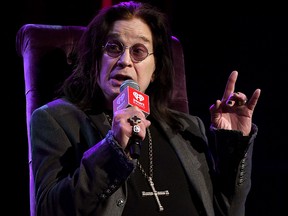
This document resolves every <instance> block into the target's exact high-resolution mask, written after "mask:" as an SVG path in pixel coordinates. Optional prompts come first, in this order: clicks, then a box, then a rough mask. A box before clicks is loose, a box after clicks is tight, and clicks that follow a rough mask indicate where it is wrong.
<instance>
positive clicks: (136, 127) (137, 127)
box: [132, 125, 141, 135]
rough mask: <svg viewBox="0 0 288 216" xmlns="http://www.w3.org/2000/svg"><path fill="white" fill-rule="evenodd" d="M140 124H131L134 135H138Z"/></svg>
mask: <svg viewBox="0 0 288 216" xmlns="http://www.w3.org/2000/svg"><path fill="white" fill-rule="evenodd" d="M140 130H141V129H140V126H139V125H133V127H132V132H133V134H134V135H138V133H139V132H140Z"/></svg>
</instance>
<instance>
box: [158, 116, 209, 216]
mask: <svg viewBox="0 0 288 216" xmlns="http://www.w3.org/2000/svg"><path fill="white" fill-rule="evenodd" d="M182 123H183V125H184V129H183V131H185V130H186V132H187V131H188V133H192V134H195V133H197V131H196V130H195V131H194V130H193V129H191V128H188V123H187V122H186V121H184V120H183V121H182ZM160 125H161V126H162V128H163V130H164V132H165V134H166V135H167V137H168V138H169V140H170V142H171V144H172V147H173V148H174V150H175V152H176V154H177V155H178V157H179V159H180V161H181V163H182V165H183V167H184V169H185V171H186V174H187V176H188V179H189V181H190V183H191V185H193V186H194V189H195V191H196V193H197V195H198V196H199V197H200V199H201V201H202V203H203V206H204V208H205V210H206V214H207V215H209V216H213V215H214V213H213V212H214V211H213V200H211V196H210V195H209V193H208V188H207V185H206V181H205V178H204V176H203V174H202V173H201V172H200V170H199V167H200V166H201V163H200V161H199V160H198V158H197V155H195V154H194V152H193V151H192V146H191V145H189V143H187V141H186V140H184V139H183V137H181V136H180V135H175V134H174V133H173V132H172V131H171V129H170V128H169V127H168V125H167V124H166V123H163V122H160Z"/></svg>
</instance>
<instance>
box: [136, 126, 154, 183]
mask: <svg viewBox="0 0 288 216" xmlns="http://www.w3.org/2000/svg"><path fill="white" fill-rule="evenodd" d="M147 133H148V138H149V145H148V155H149V176H148V175H147V173H146V172H145V170H144V169H143V167H142V165H141V164H140V162H139V160H137V165H138V167H139V169H140V171H141V172H142V174H143V175H144V176H145V178H146V179H149V177H150V178H151V179H153V146H152V135H151V132H150V129H149V128H147Z"/></svg>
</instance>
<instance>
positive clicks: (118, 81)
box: [110, 74, 132, 87]
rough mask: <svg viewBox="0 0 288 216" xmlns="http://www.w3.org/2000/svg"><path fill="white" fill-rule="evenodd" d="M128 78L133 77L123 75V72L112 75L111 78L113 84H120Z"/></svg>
mask: <svg viewBox="0 0 288 216" xmlns="http://www.w3.org/2000/svg"><path fill="white" fill-rule="evenodd" d="M128 79H132V78H131V77H130V76H126V75H122V74H116V75H115V76H112V77H110V80H112V83H113V86H119V87H120V85H121V84H122V83H123V82H124V81H125V80H128Z"/></svg>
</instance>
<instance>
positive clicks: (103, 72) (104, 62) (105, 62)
mask: <svg viewBox="0 0 288 216" xmlns="http://www.w3.org/2000/svg"><path fill="white" fill-rule="evenodd" d="M109 60H110V61H109ZM112 66H113V61H111V59H108V58H107V57H105V55H103V57H102V59H101V66H100V74H99V79H100V81H102V82H103V81H105V80H107V79H108V78H109V74H110V71H111V68H112Z"/></svg>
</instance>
